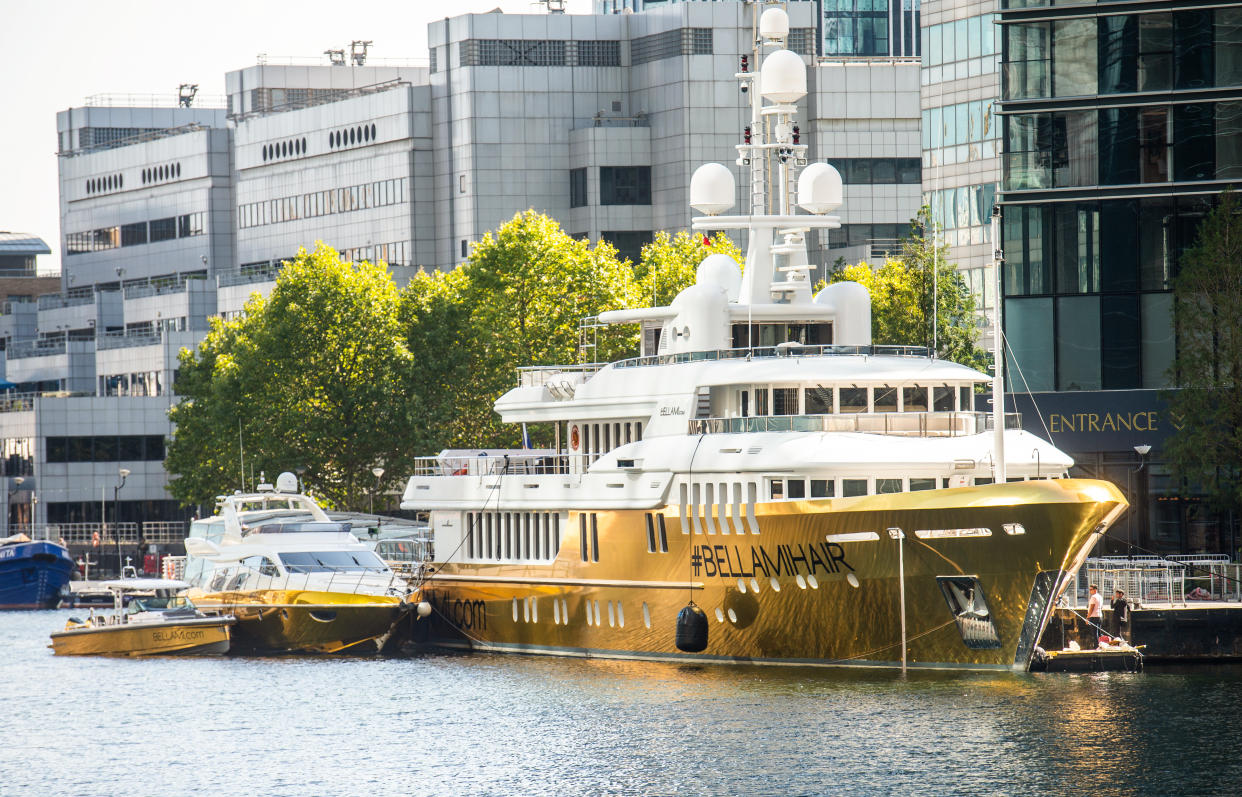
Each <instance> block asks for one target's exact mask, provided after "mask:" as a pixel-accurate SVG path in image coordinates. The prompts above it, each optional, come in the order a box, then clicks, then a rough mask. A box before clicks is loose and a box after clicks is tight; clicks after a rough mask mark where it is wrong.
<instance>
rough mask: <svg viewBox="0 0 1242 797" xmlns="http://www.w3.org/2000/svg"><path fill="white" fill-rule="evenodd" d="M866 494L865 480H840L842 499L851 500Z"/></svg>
mask: <svg viewBox="0 0 1242 797" xmlns="http://www.w3.org/2000/svg"><path fill="white" fill-rule="evenodd" d="M866 494H867V480H866V479H842V480H841V495H842V497H844V498H853V497H854V496H858V495H866Z"/></svg>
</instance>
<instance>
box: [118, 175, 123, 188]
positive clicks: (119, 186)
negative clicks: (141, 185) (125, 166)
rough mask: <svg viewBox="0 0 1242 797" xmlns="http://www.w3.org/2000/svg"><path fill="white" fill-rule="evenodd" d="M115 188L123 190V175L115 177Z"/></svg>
mask: <svg viewBox="0 0 1242 797" xmlns="http://www.w3.org/2000/svg"><path fill="white" fill-rule="evenodd" d="M116 187H117V188H124V187H125V175H123V174H120V175H117V178H116Z"/></svg>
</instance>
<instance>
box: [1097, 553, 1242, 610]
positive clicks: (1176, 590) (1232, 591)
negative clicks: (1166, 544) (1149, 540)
mask: <svg viewBox="0 0 1242 797" xmlns="http://www.w3.org/2000/svg"><path fill="white" fill-rule="evenodd" d="M1092 584H1095V585H1096V586H1098V587H1099V590H1100V595H1101V596H1102V597H1103V598H1104V603H1105V605H1106V606H1107V605H1108V603H1109V601H1111V600H1112V598H1113V594H1114V593H1115V592H1116V591H1117V590H1121V591H1122V592H1124V593H1125V596H1126V598H1127V599H1128V600H1129V601H1130V603H1131V605H1134V604H1135V603H1137V604H1139V605H1143V604H1152V603H1167V604H1170V605H1178V606H1191V605H1195V604H1196V603H1207V602H1211V601H1231V602H1242V564H1237V563H1234V562H1231V561H1230V560H1229V557H1228V556H1225V555H1222V554H1190V555H1187V556H1171V557H1168V558H1164V557H1160V556H1132V557H1131V556H1104V557H1098V558H1091V559H1088V560H1087V562H1086V564H1084V565H1083V567H1082V568H1081V569H1080V570H1079V571H1078V579H1077V583H1076V584H1075V589H1074V591H1073V592H1074V594H1073V601H1074V605H1075V607H1076V608H1084V607H1086V605H1087V595H1088V591H1087V588H1088V587H1089V586H1090V585H1092Z"/></svg>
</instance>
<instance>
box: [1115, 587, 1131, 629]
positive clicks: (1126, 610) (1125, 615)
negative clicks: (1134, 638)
mask: <svg viewBox="0 0 1242 797" xmlns="http://www.w3.org/2000/svg"><path fill="white" fill-rule="evenodd" d="M1110 605H1111V607H1112V610H1113V636H1115V637H1120V638H1122V639H1125V640H1126V641H1127V642H1128V641H1129V639H1127V637H1128V632H1129V630H1130V602H1129V601H1128V600H1126V594H1125V593H1124V592H1122V591H1121V590H1117V591H1116V592H1115V593H1113V602H1112V604H1110Z"/></svg>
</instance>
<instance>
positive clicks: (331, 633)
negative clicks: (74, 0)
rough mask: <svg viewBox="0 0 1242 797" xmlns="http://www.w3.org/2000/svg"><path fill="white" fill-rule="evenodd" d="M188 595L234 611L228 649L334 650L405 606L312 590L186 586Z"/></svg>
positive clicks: (367, 635) (364, 636)
mask: <svg viewBox="0 0 1242 797" xmlns="http://www.w3.org/2000/svg"><path fill="white" fill-rule="evenodd" d="M189 597H190V599H191V600H192V601H193V602H194V605H195V606H199V607H204V608H205V607H211V608H220V609H223V610H227V611H228V612H229V613H230V614H232V615H234V616H235V617H236V618H237V629H236V631H235V632H234V643H233V649H234V650H236V651H246V652H251V653H295V652H296V653H336V652H339V651H342V650H345V649H346V648H350V647H353V646H354V645H358V644H361V643H364V642H369V641H371V640H373V639H378V638H380V637H382V636H384V635H385V634H387V633H388V632H389V630H390V629H391V628H392V626H393V623H395V622H396V621H397V620H398V619H399V618H400V617H401V615H402V614H403V613H404V612H405V611H407V609H408V608H409V604H406V603H403V602H402V600H401V599H400V598H397V597H392V596H385V595H359V594H355V593H348V592H317V591H311V590H254V591H246V592H211V593H204V592H201V591H200V590H190V591H189Z"/></svg>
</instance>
